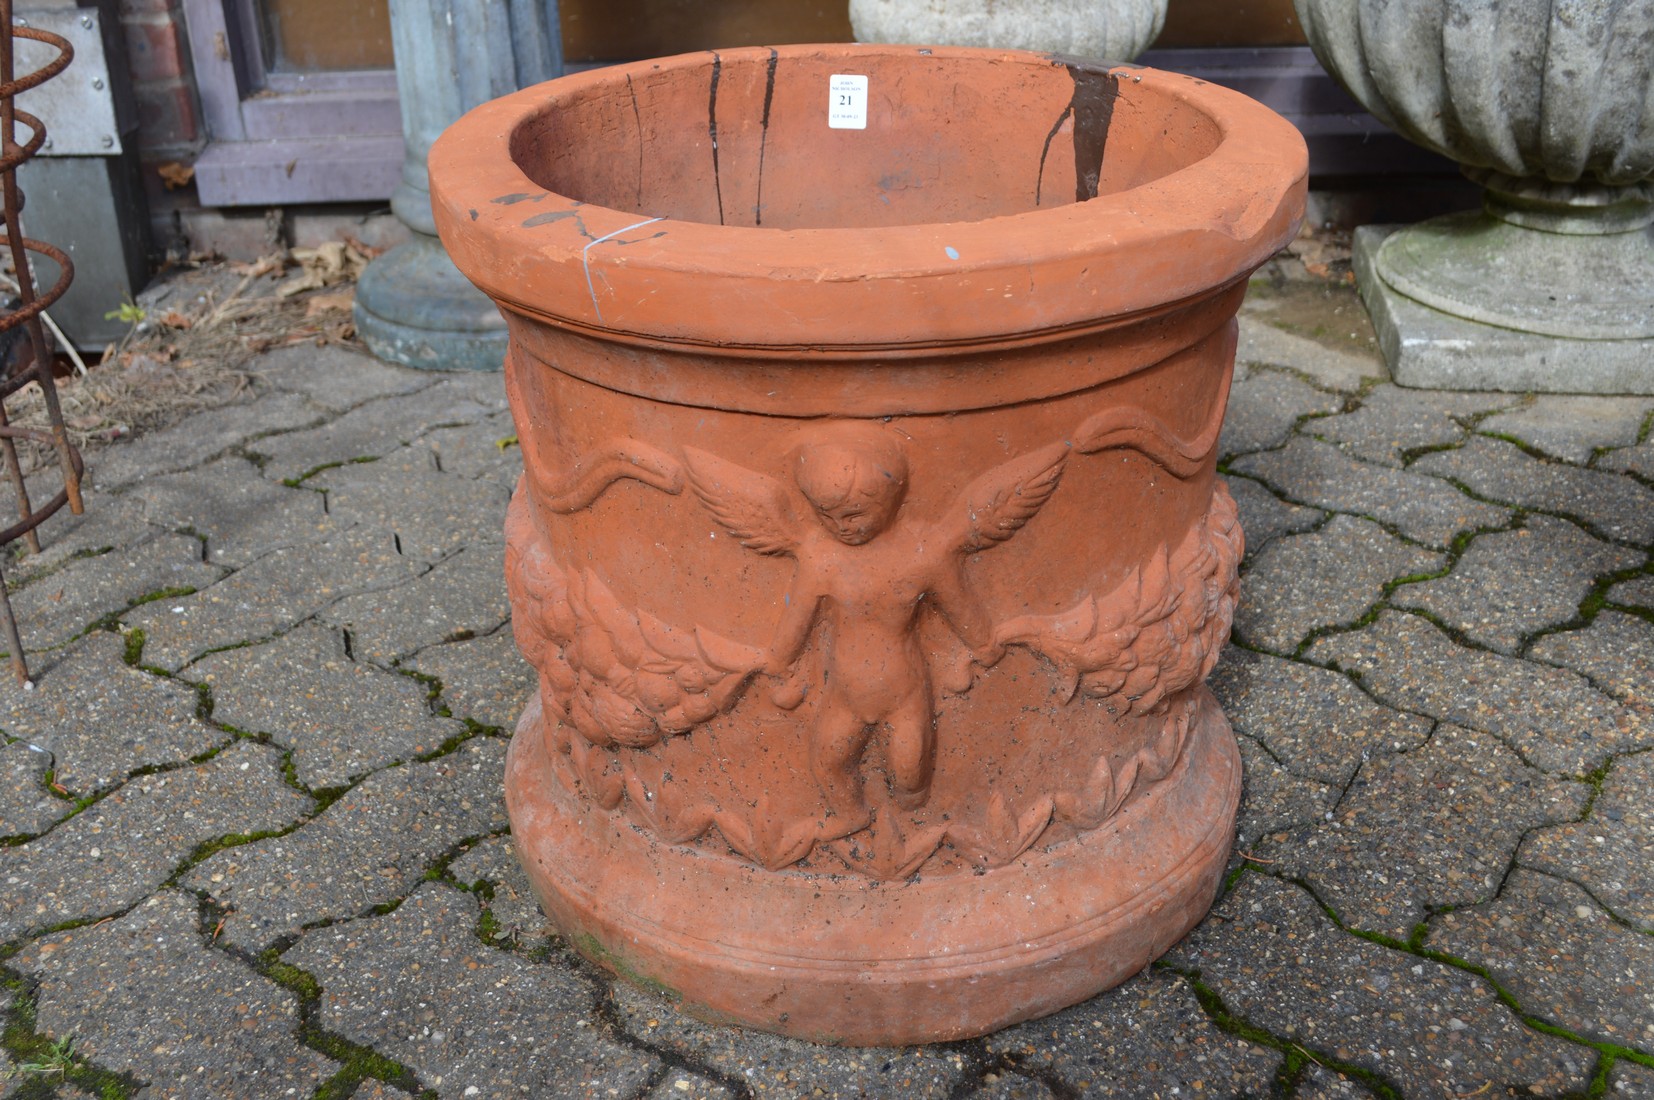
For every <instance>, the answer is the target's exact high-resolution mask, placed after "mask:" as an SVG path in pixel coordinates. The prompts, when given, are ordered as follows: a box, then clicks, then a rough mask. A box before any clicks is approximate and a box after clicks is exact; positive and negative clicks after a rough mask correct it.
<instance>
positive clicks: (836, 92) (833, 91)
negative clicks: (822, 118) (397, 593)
mask: <svg viewBox="0 0 1654 1100" xmlns="http://www.w3.org/2000/svg"><path fill="white" fill-rule="evenodd" d="M827 92H828V97H829V98H828V101H827V125H828V126H830V127H832V128H833V129H834V130H865V129H867V78H866V77H865V76H852V75H850V74H846V73H834V74H833V75H832V76H830V77H828V78H827Z"/></svg>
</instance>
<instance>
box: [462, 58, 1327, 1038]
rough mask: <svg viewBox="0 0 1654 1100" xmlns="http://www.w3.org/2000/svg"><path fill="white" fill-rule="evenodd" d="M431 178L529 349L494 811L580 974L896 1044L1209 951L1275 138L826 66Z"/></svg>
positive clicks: (1088, 99)
mask: <svg viewBox="0 0 1654 1100" xmlns="http://www.w3.org/2000/svg"><path fill="white" fill-rule="evenodd" d="M847 77H856V78H859V79H856V80H848V79H846V78H847ZM430 168H431V192H432V197H433V202H434V205H435V210H436V219H437V224H438V226H439V228H440V230H441V233H442V237H443V240H444V243H445V244H446V245H447V246H448V249H449V250H450V252H451V253H452V254H453V257H454V260H455V262H456V263H457V264H458V265H459V267H460V269H461V270H462V271H464V272H465V273H466V274H467V275H468V276H470V278H471V279H472V280H474V281H475V282H476V283H477V285H478V286H480V287H481V288H482V289H483V290H485V291H486V292H487V293H488V294H489V295H490V296H491V297H492V298H493V299H494V300H495V301H496V302H497V303H498V304H499V305H500V307H501V309H502V310H503V312H504V314H505V317H506V320H507V322H508V324H509V326H510V331H511V352H510V355H509V357H508V360H507V364H506V370H507V385H508V389H509V392H510V396H511V403H512V410H513V412H514V414H515V416H516V420H517V427H518V437H519V441H520V442H521V444H522V448H523V458H524V462H525V466H526V474H525V477H524V483H523V485H522V487H521V488H520V489H519V491H518V493H517V494H516V496H515V498H514V499H513V501H512V505H511V512H510V518H509V520H508V521H507V535H508V539H509V549H508V555H507V580H508V583H509V586H510V590H511V598H512V608H513V625H514V628H515V630H516V632H517V639H518V643H519V645H520V646H521V647H522V649H523V652H524V654H525V655H526V656H527V657H528V659H529V660H530V661H531V662H532V663H533V664H534V665H535V667H536V668H537V669H538V670H539V673H540V694H539V698H538V699H537V700H536V701H535V702H534V703H533V704H531V705H530V707H529V708H528V711H527V712H526V713H525V714H524V715H523V718H522V721H521V723H520V725H519V726H518V730H517V736H516V739H515V741H514V742H513V745H512V750H511V756H510V763H509V766H508V774H507V778H506V797H507V801H508V803H509V806H510V812H511V820H512V826H513V833H514V835H515V836H516V840H517V845H518V850H519V853H520V854H521V856H522V860H523V864H524V866H525V867H526V869H527V870H528V873H529V875H530V877H531V879H532V880H533V882H534V885H535V888H536V890H537V891H538V893H539V895H540V899H541V901H542V902H543V903H544V905H545V908H546V911H547V913H548V914H549V915H550V916H551V917H552V918H553V920H554V921H555V922H556V923H557V924H558V925H559V926H560V927H561V928H562V929H563V931H564V933H565V934H566V935H567V936H568V938H569V941H570V942H571V943H572V944H573V945H574V946H575V947H576V948H577V949H579V950H580V951H581V952H583V953H584V954H585V955H587V956H588V957H589V958H591V959H593V960H594V961H596V962H598V963H600V964H602V965H604V966H607V967H608V968H610V969H611V970H613V971H615V972H616V973H618V974H620V975H622V976H623V977H626V978H629V979H631V980H633V981H636V982H639V983H642V984H645V985H648V986H651V987H654V988H657V989H659V990H661V991H662V992H664V993H665V994H666V995H668V996H670V997H673V998H674V999H679V1000H681V1001H682V1003H683V1005H684V1007H685V1008H687V1009H688V1010H690V1011H693V1012H696V1013H698V1014H700V1015H702V1016H704V1017H708V1018H713V1019H728V1020H734V1021H739V1022H742V1023H745V1024H749V1025H752V1026H755V1027H760V1028H764V1029H767V1030H772V1031H778V1032H783V1033H786V1034H790V1035H796V1036H802V1037H806V1038H811V1039H817V1040H824V1041H832V1042H842V1043H911V1042H919V1041H926V1040H938V1039H950V1038H956V1037H960V1036H966V1035H974V1034H980V1033H982V1032H986V1031H989V1030H991V1029H994V1028H996V1027H1000V1026H1002V1025H1005V1024H1008V1023H1011V1022H1014V1021H1017V1020H1021V1019H1025V1018H1028V1017H1031V1016H1035V1015H1038V1014H1041V1013H1045V1012H1049V1011H1052V1010H1055V1009H1057V1008H1060V1007H1062V1006H1064V1005H1068V1004H1071V1003H1073V1002H1075V1001H1078V1000H1081V999H1083V998H1085V997H1087V996H1089V995H1091V994H1093V993H1095V992H1097V991H1098V990H1100V989H1103V988H1105V987H1107V986H1109V985H1111V984H1113V983H1115V982H1118V981H1120V980H1122V979H1124V978H1125V977H1127V976H1129V975H1130V974H1132V973H1134V972H1136V971H1137V970H1139V969H1141V968H1142V967H1143V966H1144V965H1146V964H1147V963H1148V962H1149V961H1150V960H1151V959H1153V958H1155V957H1156V956H1157V955H1159V954H1160V953H1161V952H1163V951H1164V950H1165V949H1166V948H1167V947H1169V946H1170V945H1171V944H1172V943H1173V942H1175V941H1176V940H1177V939H1178V938H1179V937H1181V936H1182V935H1183V934H1184V933H1185V932H1186V931H1187V930H1188V928H1189V927H1190V926H1191V925H1193V924H1194V923H1195V922H1196V921H1197V920H1199V918H1200V917H1201V916H1202V915H1203V913H1204V912H1205V909H1206V908H1207V906H1209V904H1210V902H1211V898H1212V895H1213V892H1214V890H1215V887H1216V882H1217V877H1218V875H1219V873H1220V871H1221V870H1222V868H1223V866H1224V862H1225V859H1226V856H1227V853H1228V850H1229V845H1230V841H1231V835H1232V830H1233V822H1234V813H1235V806H1236V800H1237V797H1238V794H1239V790H1240V766H1239V759H1238V757H1237V754H1236V750H1235V747H1234V743H1233V739H1232V737H1231V735H1230V733H1229V730H1228V726H1227V724H1226V723H1225V721H1224V719H1223V716H1222V714H1221V713H1220V711H1219V709H1218V707H1217V705H1216V703H1215V702H1214V701H1213V699H1212V697H1211V695H1210V693H1209V692H1208V691H1207V689H1206V688H1205V687H1204V686H1203V680H1204V678H1205V676H1206V674H1207V672H1208V671H1209V670H1210V668H1211V666H1212V663H1213V662H1214V661H1215V659H1216V657H1217V654H1218V651H1219V649H1220V648H1221V647H1222V645H1223V643H1224V641H1225V639H1226V637H1227V635H1228V631H1229V619H1230V611H1231V609H1232V607H1233V603H1234V598H1235V591H1236V589H1235V569H1236V563H1237V561H1238V559H1239V556H1240V552H1241V534H1240V530H1239V528H1238V526H1237V525H1236V522H1235V510H1234V504H1233V502H1232V501H1231V500H1230V498H1229V495H1228V493H1227V491H1226V490H1225V489H1224V488H1223V487H1222V484H1221V483H1220V482H1218V481H1217V480H1216V479H1215V477H1214V462H1215V454H1216V447H1217V439H1218V431H1219V428H1220V425H1221V423H1222V417H1223V410H1224V403H1225V399H1226V397H1227V393H1228V387H1229V377H1230V371H1231V367H1232V364H1233V360H1234V349H1235V332H1236V329H1235V322H1234V314H1235V310H1236V307H1237V306H1238V305H1239V303H1240V299H1241V296H1242V294H1243V293H1244V291H1245V280H1246V277H1247V275H1248V274H1249V273H1250V272H1251V271H1252V270H1253V269H1254V268H1256V267H1257V266H1258V265H1259V264H1260V263H1262V262H1263V261H1264V260H1265V259H1267V258H1268V257H1269V256H1270V255H1271V254H1272V253H1273V252H1274V251H1275V250H1276V249H1277V248H1278V247H1279V246H1280V245H1281V244H1282V243H1283V242H1285V241H1287V240H1288V239H1290V238H1291V237H1292V234H1293V232H1294V230H1295V228H1296V225H1297V223H1298V221H1299V218H1300V216H1301V212H1302V207H1303V200H1304V179H1305V168H1306V154H1305V150H1304V145H1303V142H1302V140H1301V139H1300V138H1299V136H1298V134H1297V132H1296V131H1295V130H1293V128H1292V127H1291V126H1289V125H1288V124H1286V123H1285V122H1284V121H1282V120H1281V119H1279V118H1278V117H1276V116H1275V115H1273V114H1272V113H1270V112H1269V111H1268V110H1266V109H1264V108H1263V107H1261V106H1259V105H1257V104H1255V103H1253V102H1251V101H1250V100H1247V99H1245V98H1244V97H1242V96H1239V95H1236V94H1234V93H1232V92H1228V91H1225V90H1223V89H1221V88H1217V87H1213V86H1211V85H1208V84H1204V83H1202V82H1201V81H1198V80H1193V79H1189V78H1186V77H1181V76H1175V75H1172V74H1169V73H1159V72H1153V71H1149V70H1145V69H1135V68H1128V67H1116V68H1101V67H1099V68H1087V67H1082V66H1080V65H1077V64H1073V63H1065V62H1063V61H1060V60H1052V59H1050V58H1047V57H1043V56H1039V55H1034V54H1026V53H1015V52H995V51H986V50H968V49H941V48H938V49H934V50H930V49H917V48H911V47H885V46H851V45H845V46H798V47H786V48H782V49H776V50H769V49H743V50H732V51H728V52H724V53H703V54H696V55H693V56H685V57H678V58H671V59H667V60H662V61H653V62H643V63H639V64H635V65H627V66H619V67H616V68H611V69H602V70H596V71H592V72H588V73H583V74H580V75H578V76H573V77H566V78H564V79H562V80H558V81H554V82H552V83H549V84H545V85H542V86H540V87H537V88H532V89H529V90H527V91H524V92H521V93H518V94H516V95H511V96H507V97H505V98H503V99H499V100H496V101H494V102H493V103H490V104H487V105H485V106H483V107H480V108H478V109H477V110H475V111H473V112H472V113H470V114H469V115H467V116H465V117H464V118H463V119H461V120H460V122H459V123H457V124H456V125H455V126H454V127H453V128H452V129H450V130H449V131H448V132H447V134H446V135H445V136H443V137H442V138H441V140H439V141H438V142H437V143H436V145H435V147H434V148H433V149H432V151H431V158H430Z"/></svg>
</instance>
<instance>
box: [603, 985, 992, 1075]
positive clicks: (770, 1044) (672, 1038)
mask: <svg viewBox="0 0 1654 1100" xmlns="http://www.w3.org/2000/svg"><path fill="white" fill-rule="evenodd" d="M612 1000H613V1005H614V1012H615V1016H616V1018H617V1019H618V1022H619V1023H620V1026H621V1027H623V1028H624V1029H625V1030H626V1031H627V1032H629V1033H630V1034H631V1035H633V1036H635V1037H636V1038H637V1039H639V1040H641V1041H642V1042H644V1043H647V1044H648V1045H649V1046H651V1047H654V1048H656V1049H660V1050H670V1051H673V1052H675V1053H676V1054H677V1055H678V1056H680V1057H683V1058H687V1059H689V1060H690V1061H692V1062H693V1063H695V1064H697V1065H703V1066H707V1067H709V1068H710V1069H712V1070H714V1071H715V1072H717V1073H720V1074H724V1075H727V1076H729V1077H731V1078H734V1079H736V1080H739V1081H741V1082H742V1083H743V1084H745V1085H746V1087H747V1089H748V1090H749V1091H750V1092H751V1095H752V1096H753V1097H754V1100H783V1098H786V1100H790V1098H792V1097H795V1096H821V1097H830V1098H834V1100H862V1098H865V1100H925V1098H927V1097H936V1098H940V1097H945V1096H950V1095H952V1093H953V1089H954V1087H955V1086H956V1085H957V1084H958V1083H959V1081H960V1079H961V1078H962V1077H963V1075H964V1068H965V1067H964V1063H963V1061H962V1059H961V1058H960V1056H959V1055H958V1053H956V1052H951V1051H948V1050H946V1049H945V1048H941V1047H903V1048H900V1049H892V1048H882V1047H875V1048H868V1047H862V1048H855V1047H823V1046H816V1045H814V1044H812V1043H805V1042H800V1041H799V1040H797V1039H784V1038H781V1037H780V1036H777V1035H765V1034H762V1033H760V1032H757V1031H745V1030H740V1029H736V1028H728V1027H717V1026H715V1025H711V1024H703V1023H702V1022H700V1021H699V1020H696V1019H693V1018H691V1017H689V1016H686V1015H684V1014H683V1013H682V1012H679V1011H678V1010H677V1009H676V1008H674V1007H673V1006H672V1005H670V1004H668V1003H667V1002H665V1001H663V1000H661V999H660V998H658V997H655V996H652V995H650V994H646V993H640V992H639V991H637V990H635V989H633V988H631V987H630V986H627V985H624V984H620V983H616V984H615V986H614V991H613V998H612Z"/></svg>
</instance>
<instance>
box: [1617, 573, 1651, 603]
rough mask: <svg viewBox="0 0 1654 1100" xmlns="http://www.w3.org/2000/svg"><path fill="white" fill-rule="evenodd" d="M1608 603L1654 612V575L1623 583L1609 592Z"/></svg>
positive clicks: (1635, 578) (1634, 578)
mask: <svg viewBox="0 0 1654 1100" xmlns="http://www.w3.org/2000/svg"><path fill="white" fill-rule="evenodd" d="M1608 602H1609V603H1617V604H1623V605H1625V606H1627V607H1644V608H1648V609H1650V610H1654V575H1645V576H1641V577H1633V578H1632V579H1631V580H1628V581H1621V582H1620V583H1618V584H1616V585H1615V586H1614V587H1612V588H1610V589H1609V590H1608Z"/></svg>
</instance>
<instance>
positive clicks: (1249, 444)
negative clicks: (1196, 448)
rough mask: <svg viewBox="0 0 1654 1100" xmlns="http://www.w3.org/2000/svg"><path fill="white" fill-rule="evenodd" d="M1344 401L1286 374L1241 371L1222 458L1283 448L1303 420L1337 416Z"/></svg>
mask: <svg viewBox="0 0 1654 1100" xmlns="http://www.w3.org/2000/svg"><path fill="white" fill-rule="evenodd" d="M1343 403H1344V399H1343V398H1342V397H1338V396H1336V395H1334V394H1330V393H1327V392H1326V391H1325V390H1318V389H1316V388H1315V387H1314V386H1311V385H1309V384H1307V383H1305V382H1301V381H1299V380H1298V379H1296V378H1294V377H1292V376H1291V375H1290V374H1287V373H1285V372H1283V371H1275V370H1265V369H1261V368H1257V367H1251V368H1247V367H1238V368H1236V370H1235V381H1234V384H1233V385H1232V386H1231V388H1230V391H1229V411H1228V412H1227V413H1225V414H1224V417H1223V435H1222V437H1221V438H1220V439H1219V440H1218V454H1219V455H1237V454H1245V453H1247V452H1249V451H1264V450H1268V449H1269V448H1271V447H1279V446H1280V445H1281V444H1282V443H1285V442H1286V440H1287V437H1288V436H1290V435H1291V434H1292V429H1293V427H1294V426H1295V425H1296V424H1297V423H1298V421H1299V420H1300V419H1302V418H1303V417H1305V416H1308V415H1310V414H1311V413H1327V412H1334V411H1336V410H1337V409H1339V408H1341V407H1342V406H1343Z"/></svg>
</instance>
